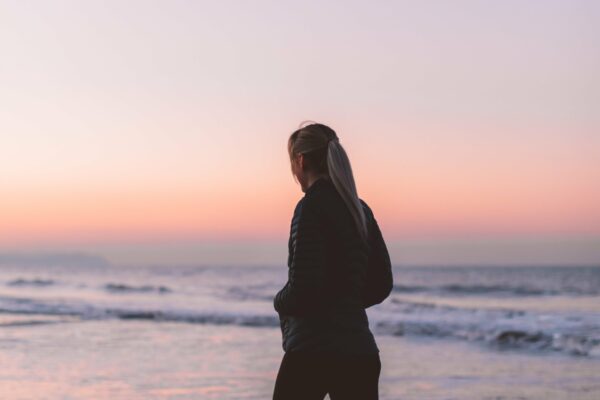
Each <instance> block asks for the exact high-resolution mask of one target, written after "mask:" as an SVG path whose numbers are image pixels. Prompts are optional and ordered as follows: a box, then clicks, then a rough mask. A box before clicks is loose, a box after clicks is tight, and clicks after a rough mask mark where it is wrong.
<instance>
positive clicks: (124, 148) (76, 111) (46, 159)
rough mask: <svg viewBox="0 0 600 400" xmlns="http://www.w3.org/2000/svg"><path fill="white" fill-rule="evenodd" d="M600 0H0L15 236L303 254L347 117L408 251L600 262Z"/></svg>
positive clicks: (44, 245)
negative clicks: (322, 127)
mask: <svg viewBox="0 0 600 400" xmlns="http://www.w3.org/2000/svg"><path fill="white" fill-rule="evenodd" d="M599 20H600V3H599V2H597V1H591V0H590V1H577V0H564V1H552V0H544V1H541V0H540V1H527V2H523V1H514V0H509V1H502V2H488V1H453V2H447V1H379V2H367V1H254V2H247V1H226V0H225V1H172V0H170V1H132V0H128V1H53V2H47V1H28V2H24V1H6V0H0V88H1V90H0V252H40V251H47V252H50V251H53V252H56V251H64V252H68V251H83V252H91V253H98V254H102V255H104V256H106V257H107V258H108V259H109V260H111V262H115V263H123V264H142V263H173V264H178V263H179V264H193V263H198V264H202V263H216V264H218V263H237V264H273V265H279V264H281V265H284V264H285V263H286V261H287V239H288V235H289V228H290V220H291V216H292V214H293V210H294V207H295V204H296V203H297V201H298V200H299V199H300V198H301V197H302V196H303V193H302V191H301V189H300V187H299V186H298V184H297V183H296V182H294V180H293V178H292V176H291V172H290V168H289V161H288V156H287V152H286V144H287V139H288V137H289V135H290V134H291V133H292V132H293V131H294V130H295V129H296V128H297V127H298V126H299V125H300V123H301V122H303V121H305V120H312V121H317V122H321V123H325V124H327V125H329V126H330V127H332V128H333V129H334V130H335V131H336V132H337V134H338V136H339V138H340V142H341V144H342V145H343V146H344V148H345V149H346V151H347V152H348V155H349V157H350V160H351V163H352V169H353V172H354V177H355V180H356V184H357V188H358V193H359V196H360V197H361V198H362V199H363V200H365V201H366V202H367V203H369V205H370V206H371V208H372V209H373V211H374V213H375V217H376V219H377V220H378V223H379V225H380V228H381V230H382V232H383V235H384V238H385V239H386V243H387V244H388V248H389V250H390V254H391V258H392V262H393V263H394V264H397V265H401V264H406V265H408V264H411V265H412V264H414V265H417V264H465V263H471V264H491V265H493V264H517V265H520V264H594V265H599V264H600V74H599V73H598V71H600V25H599V24H598V23H597V21H599Z"/></svg>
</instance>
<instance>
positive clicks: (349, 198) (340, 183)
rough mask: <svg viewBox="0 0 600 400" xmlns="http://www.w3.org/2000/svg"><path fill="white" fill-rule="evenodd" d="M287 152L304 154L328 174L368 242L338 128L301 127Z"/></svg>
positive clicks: (312, 165)
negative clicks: (335, 129) (337, 133)
mask: <svg viewBox="0 0 600 400" xmlns="http://www.w3.org/2000/svg"><path fill="white" fill-rule="evenodd" d="M311 122H312V121H311ZM288 153H289V156H290V160H291V159H292V158H293V156H294V155H295V154H300V153H301V154H304V157H305V159H306V160H307V162H308V163H309V165H310V166H311V168H313V169H314V170H315V172H317V173H327V175H329V178H330V179H331V181H332V183H333V185H334V186H335V188H336V190H337V192H338V193H339V194H340V196H341V197H342V199H343V200H344V203H345V204H346V206H347V207H348V210H349V211H350V214H351V215H352V218H353V219H354V223H355V225H356V227H357V229H358V232H359V234H360V236H361V237H362V238H363V239H364V240H365V241H366V240H367V237H368V231H367V221H366V217H365V211H364V209H363V207H362V204H361V201H360V199H359V197H358V192H357V190H356V184H355V182H354V175H353V173H352V166H351V165H350V159H349V158H348V155H347V154H346V151H345V150H344V148H343V147H342V145H341V144H340V142H339V138H338V137H337V135H336V133H335V131H334V130H333V129H331V128H329V127H328V126H326V125H323V124H318V123H312V124H310V125H307V126H302V127H300V128H299V129H298V130H296V131H295V132H294V133H292V134H291V136H290V138H289V140H288ZM294 178H295V177H294Z"/></svg>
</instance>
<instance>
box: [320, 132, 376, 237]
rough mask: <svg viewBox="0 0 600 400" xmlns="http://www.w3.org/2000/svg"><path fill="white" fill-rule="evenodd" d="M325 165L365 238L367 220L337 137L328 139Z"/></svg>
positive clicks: (348, 161) (348, 162) (346, 156)
mask: <svg viewBox="0 0 600 400" xmlns="http://www.w3.org/2000/svg"><path fill="white" fill-rule="evenodd" d="M327 167H328V170H329V177H330V178H331V181H332V182H333V185H334V186H335V188H336V189H337V191H338V192H339V194H340V195H341V196H342V199H344V202H345V203H346V206H348V209H349V210H350V213H351V214H352V218H354V222H355V224H356V226H357V228H358V230H359V233H360V235H361V236H362V238H363V239H365V240H366V239H367V236H368V232H367V221H366V217H365V212H364V210H363V207H362V204H361V202H360V199H359V198H358V193H357V191H356V184H355V182H354V175H353V173H352V166H351V165H350V159H349V158H348V155H347V154H346V151H345V150H344V148H343V147H342V145H341V144H340V142H339V140H338V139H337V138H335V139H332V140H330V141H329V144H328V150H327Z"/></svg>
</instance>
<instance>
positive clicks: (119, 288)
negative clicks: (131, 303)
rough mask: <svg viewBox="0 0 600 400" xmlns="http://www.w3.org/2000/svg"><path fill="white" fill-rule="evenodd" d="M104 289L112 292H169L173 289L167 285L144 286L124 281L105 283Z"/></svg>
mask: <svg viewBox="0 0 600 400" xmlns="http://www.w3.org/2000/svg"><path fill="white" fill-rule="evenodd" d="M104 289H105V290H107V291H109V292H112V293H134V292H142V293H147V292H155V293H169V292H172V290H171V289H170V288H168V287H166V286H154V285H142V286H131V285H127V284H124V283H107V284H106V285H104Z"/></svg>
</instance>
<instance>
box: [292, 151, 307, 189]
mask: <svg viewBox="0 0 600 400" xmlns="http://www.w3.org/2000/svg"><path fill="white" fill-rule="evenodd" d="M303 167H304V155H303V154H297V155H296V156H294V158H293V159H292V172H293V174H294V175H295V176H296V179H298V182H300V186H302V190H303V191H304V188H305V187H306V174H305V171H304V168H303Z"/></svg>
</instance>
